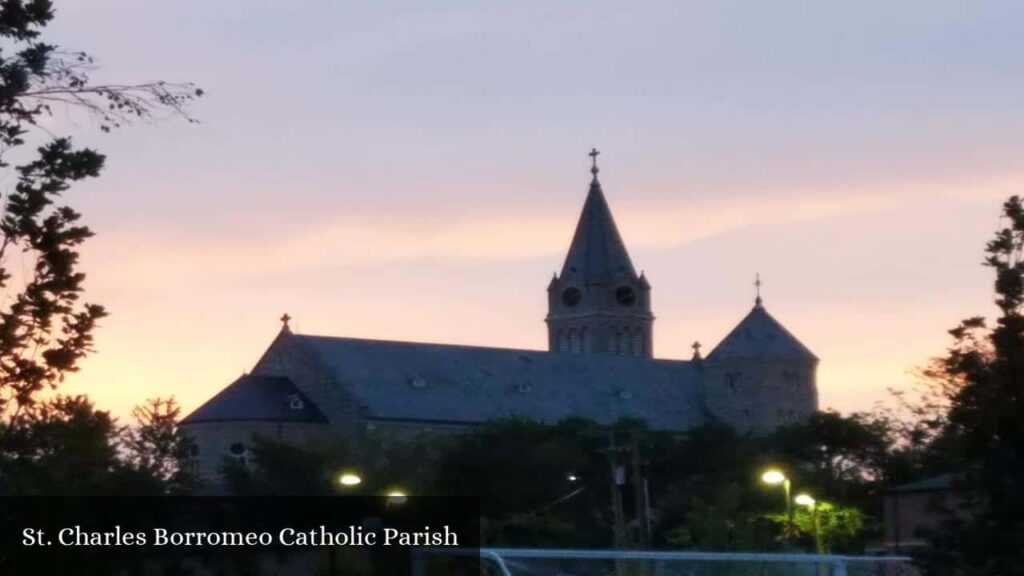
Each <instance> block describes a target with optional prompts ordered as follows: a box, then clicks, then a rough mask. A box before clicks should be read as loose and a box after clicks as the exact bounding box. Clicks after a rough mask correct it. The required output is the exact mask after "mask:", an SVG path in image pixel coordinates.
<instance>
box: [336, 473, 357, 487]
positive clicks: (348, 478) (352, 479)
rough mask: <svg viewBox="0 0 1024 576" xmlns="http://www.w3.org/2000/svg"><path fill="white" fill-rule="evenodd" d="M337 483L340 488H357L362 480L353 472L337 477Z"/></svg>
mask: <svg viewBox="0 0 1024 576" xmlns="http://www.w3.org/2000/svg"><path fill="white" fill-rule="evenodd" d="M338 483H339V484H341V485H342V486H358V485H360V484H362V483H363V479H362V478H360V477H359V474H356V473H354V472H345V473H343V474H342V475H341V476H338Z"/></svg>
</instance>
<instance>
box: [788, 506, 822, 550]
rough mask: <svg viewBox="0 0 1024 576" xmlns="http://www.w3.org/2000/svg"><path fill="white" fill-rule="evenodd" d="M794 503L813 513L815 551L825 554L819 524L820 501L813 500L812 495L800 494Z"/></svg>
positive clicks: (812, 524)
mask: <svg viewBox="0 0 1024 576" xmlns="http://www.w3.org/2000/svg"><path fill="white" fill-rule="evenodd" d="M794 502H796V503H797V504H798V505H800V506H803V507H805V508H808V509H809V510H810V511H811V526H812V527H813V529H814V551H815V552H817V553H818V554H824V553H825V546H824V544H823V543H822V541H821V525H820V523H819V522H818V501H817V500H815V499H814V498H812V497H811V495H810V494H798V495H797V497H796V499H795V500H794Z"/></svg>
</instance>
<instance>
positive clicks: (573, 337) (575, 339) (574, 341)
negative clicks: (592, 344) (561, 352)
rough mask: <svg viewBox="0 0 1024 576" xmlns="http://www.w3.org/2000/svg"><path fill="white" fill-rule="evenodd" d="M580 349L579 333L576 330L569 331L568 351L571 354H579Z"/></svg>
mask: <svg viewBox="0 0 1024 576" xmlns="http://www.w3.org/2000/svg"><path fill="white" fill-rule="evenodd" d="M581 348H582V342H580V333H579V332H577V331H576V330H569V351H570V352H572V353H573V354H579V353H580V349H581Z"/></svg>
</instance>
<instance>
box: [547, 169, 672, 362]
mask: <svg viewBox="0 0 1024 576" xmlns="http://www.w3.org/2000/svg"><path fill="white" fill-rule="evenodd" d="M598 154H599V152H598V151H597V150H592V151H591V152H590V156H591V158H593V167H592V168H591V169H590V172H591V173H592V174H593V180H591V182H590V191H589V192H588V193H587V200H586V202H584V204H583V212H582V213H581V214H580V220H579V223H578V224H577V225H576V233H575V234H574V235H573V238H572V244H571V245H570V246H569V253H568V254H567V255H566V257H565V264H564V265H563V266H562V272H561V274H556V275H555V276H554V278H552V280H551V283H550V284H549V285H548V316H547V319H546V322H547V325H548V349H549V350H551V351H553V352H555V351H558V352H569V353H573V354H586V353H593V354H614V355H619V356H639V357H643V358H650V357H652V355H653V354H652V351H653V345H652V333H651V326H652V324H653V323H654V316H653V315H652V314H651V285H650V284H648V283H647V279H646V278H645V277H644V275H643V274H640V275H639V276H638V275H637V273H636V270H635V269H634V268H633V262H632V261H631V260H630V259H629V253H628V252H626V246H625V244H624V243H623V242H622V237H621V236H620V235H619V230H618V228H617V227H616V226H615V220H614V219H613V218H612V213H611V210H610V209H609V208H608V202H607V201H606V200H605V198H604V192H603V191H602V190H601V183H600V182H599V181H598V179H597V173H598V168H597V155H598Z"/></svg>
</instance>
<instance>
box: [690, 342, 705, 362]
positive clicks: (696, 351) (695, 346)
mask: <svg viewBox="0 0 1024 576" xmlns="http://www.w3.org/2000/svg"><path fill="white" fill-rule="evenodd" d="M690 348H693V359H694V360H701V359H702V358H701V355H700V341H697V342H694V343H693V345H692V346H690Z"/></svg>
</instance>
